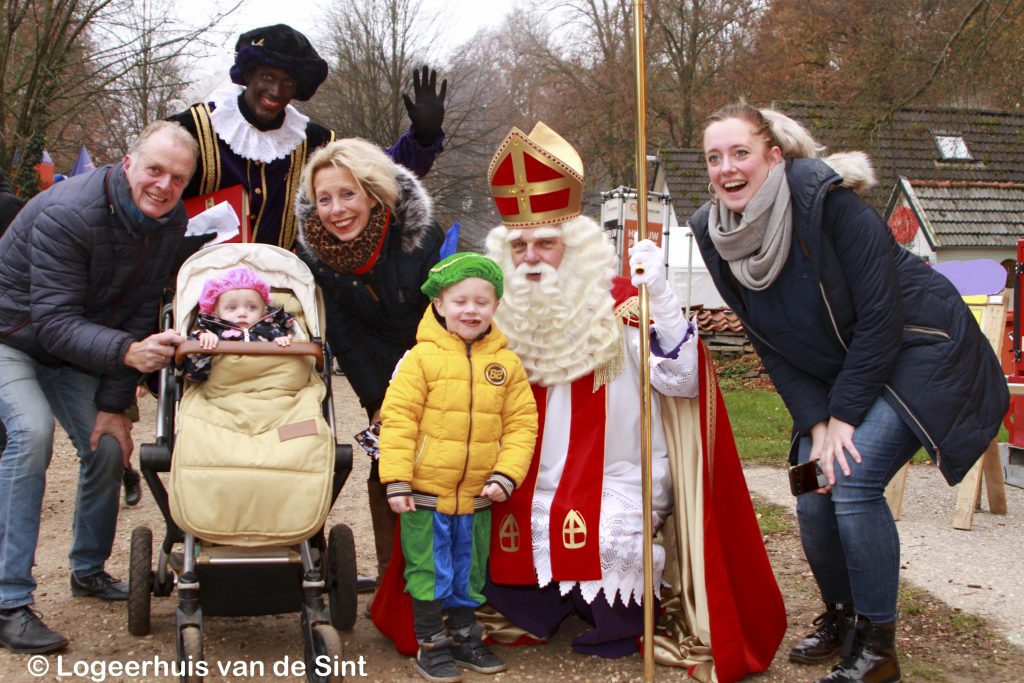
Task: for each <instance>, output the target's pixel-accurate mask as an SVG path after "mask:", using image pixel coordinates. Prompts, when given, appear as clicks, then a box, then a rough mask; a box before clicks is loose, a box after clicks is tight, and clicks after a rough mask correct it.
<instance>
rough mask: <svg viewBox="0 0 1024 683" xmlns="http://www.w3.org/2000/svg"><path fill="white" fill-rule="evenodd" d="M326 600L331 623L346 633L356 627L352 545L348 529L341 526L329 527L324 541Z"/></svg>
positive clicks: (356, 606)
mask: <svg viewBox="0 0 1024 683" xmlns="http://www.w3.org/2000/svg"><path fill="white" fill-rule="evenodd" d="M327 598H328V603H329V605H330V610H331V624H333V625H334V628H336V629H338V630H339V631H350V630H351V629H352V627H353V626H355V624H356V616H357V609H358V598H357V596H356V543H355V540H353V538H352V529H350V528H348V526H346V525H344V524H336V525H335V526H333V527H331V533H330V536H329V537H328V539H327Z"/></svg>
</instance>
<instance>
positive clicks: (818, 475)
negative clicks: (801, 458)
mask: <svg viewBox="0 0 1024 683" xmlns="http://www.w3.org/2000/svg"><path fill="white" fill-rule="evenodd" d="M826 486H828V479H826V478H825V473H824V472H822V471H821V464H820V463H819V462H818V461H817V460H808V461H807V462H805V463H803V464H802V465H794V466H793V467H790V468H789V490H790V491H791V492H792V494H793V495H794V496H799V495H801V494H804V493H809V492H811V491H817V490H818V489H822V488H825V487H826Z"/></svg>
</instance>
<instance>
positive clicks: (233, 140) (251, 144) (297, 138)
mask: <svg viewBox="0 0 1024 683" xmlns="http://www.w3.org/2000/svg"><path fill="white" fill-rule="evenodd" d="M213 103H214V105H216V108H215V109H214V110H213V111H212V112H211V113H210V122H211V123H212V124H213V130H214V131H216V133H217V137H219V138H220V139H221V140H223V141H224V142H226V143H227V145H228V147H230V148H231V151H232V152H234V153H235V154H237V155H238V156H240V157H242V158H243V159H252V160H254V161H262V162H263V163H265V164H269V163H270V162H272V161H274V160H275V159H283V158H285V157H286V156H288V155H289V154H291V152H292V150H293V149H295V148H296V147H298V146H299V145H300V144H301V143H302V141H303V140H305V139H306V124H307V123H308V122H309V117H308V116H306V115H305V114H302V113H300V112H299V110H298V109H296V108H295V107H293V106H292V105H290V104H289V105H287V106H286V107H285V110H284V122H283V123H282V124H281V127H280V128H275V129H274V130H259V129H258V128H256V127H255V126H253V125H252V124H251V123H249V122H248V121H246V120H245V117H244V116H242V112H241V110H239V108H238V93H219V94H218V95H215V96H214V100H213Z"/></svg>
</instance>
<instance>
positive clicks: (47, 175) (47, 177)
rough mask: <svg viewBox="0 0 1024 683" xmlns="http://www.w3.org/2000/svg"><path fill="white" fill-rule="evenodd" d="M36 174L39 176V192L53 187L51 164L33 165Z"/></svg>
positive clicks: (40, 163)
mask: <svg viewBox="0 0 1024 683" xmlns="http://www.w3.org/2000/svg"><path fill="white" fill-rule="evenodd" d="M35 169H36V173H38V174H39V191H40V192H42V191H43V190H45V189H46V188H48V187H50V186H51V185H53V164H52V163H51V164H48V163H46V162H42V161H41V162H39V163H38V164H36V165H35Z"/></svg>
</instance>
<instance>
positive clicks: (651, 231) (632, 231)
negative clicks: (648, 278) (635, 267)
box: [622, 218, 662, 277]
mask: <svg viewBox="0 0 1024 683" xmlns="http://www.w3.org/2000/svg"><path fill="white" fill-rule="evenodd" d="M623 222H624V223H625V225H626V229H625V231H623V237H622V275H625V276H626V277H629V276H630V275H632V273H630V272H629V248H630V247H632V246H633V245H634V244H636V237H637V233H638V232H639V231H640V229H639V227H638V226H637V223H636V221H635V220H633V219H632V218H627V219H626V220H625V221H623ZM647 239H649V240H651V241H652V242H654V243H655V244H657V245H658V246H659V247H660V246H662V244H661V223H652V222H651V221H647Z"/></svg>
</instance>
